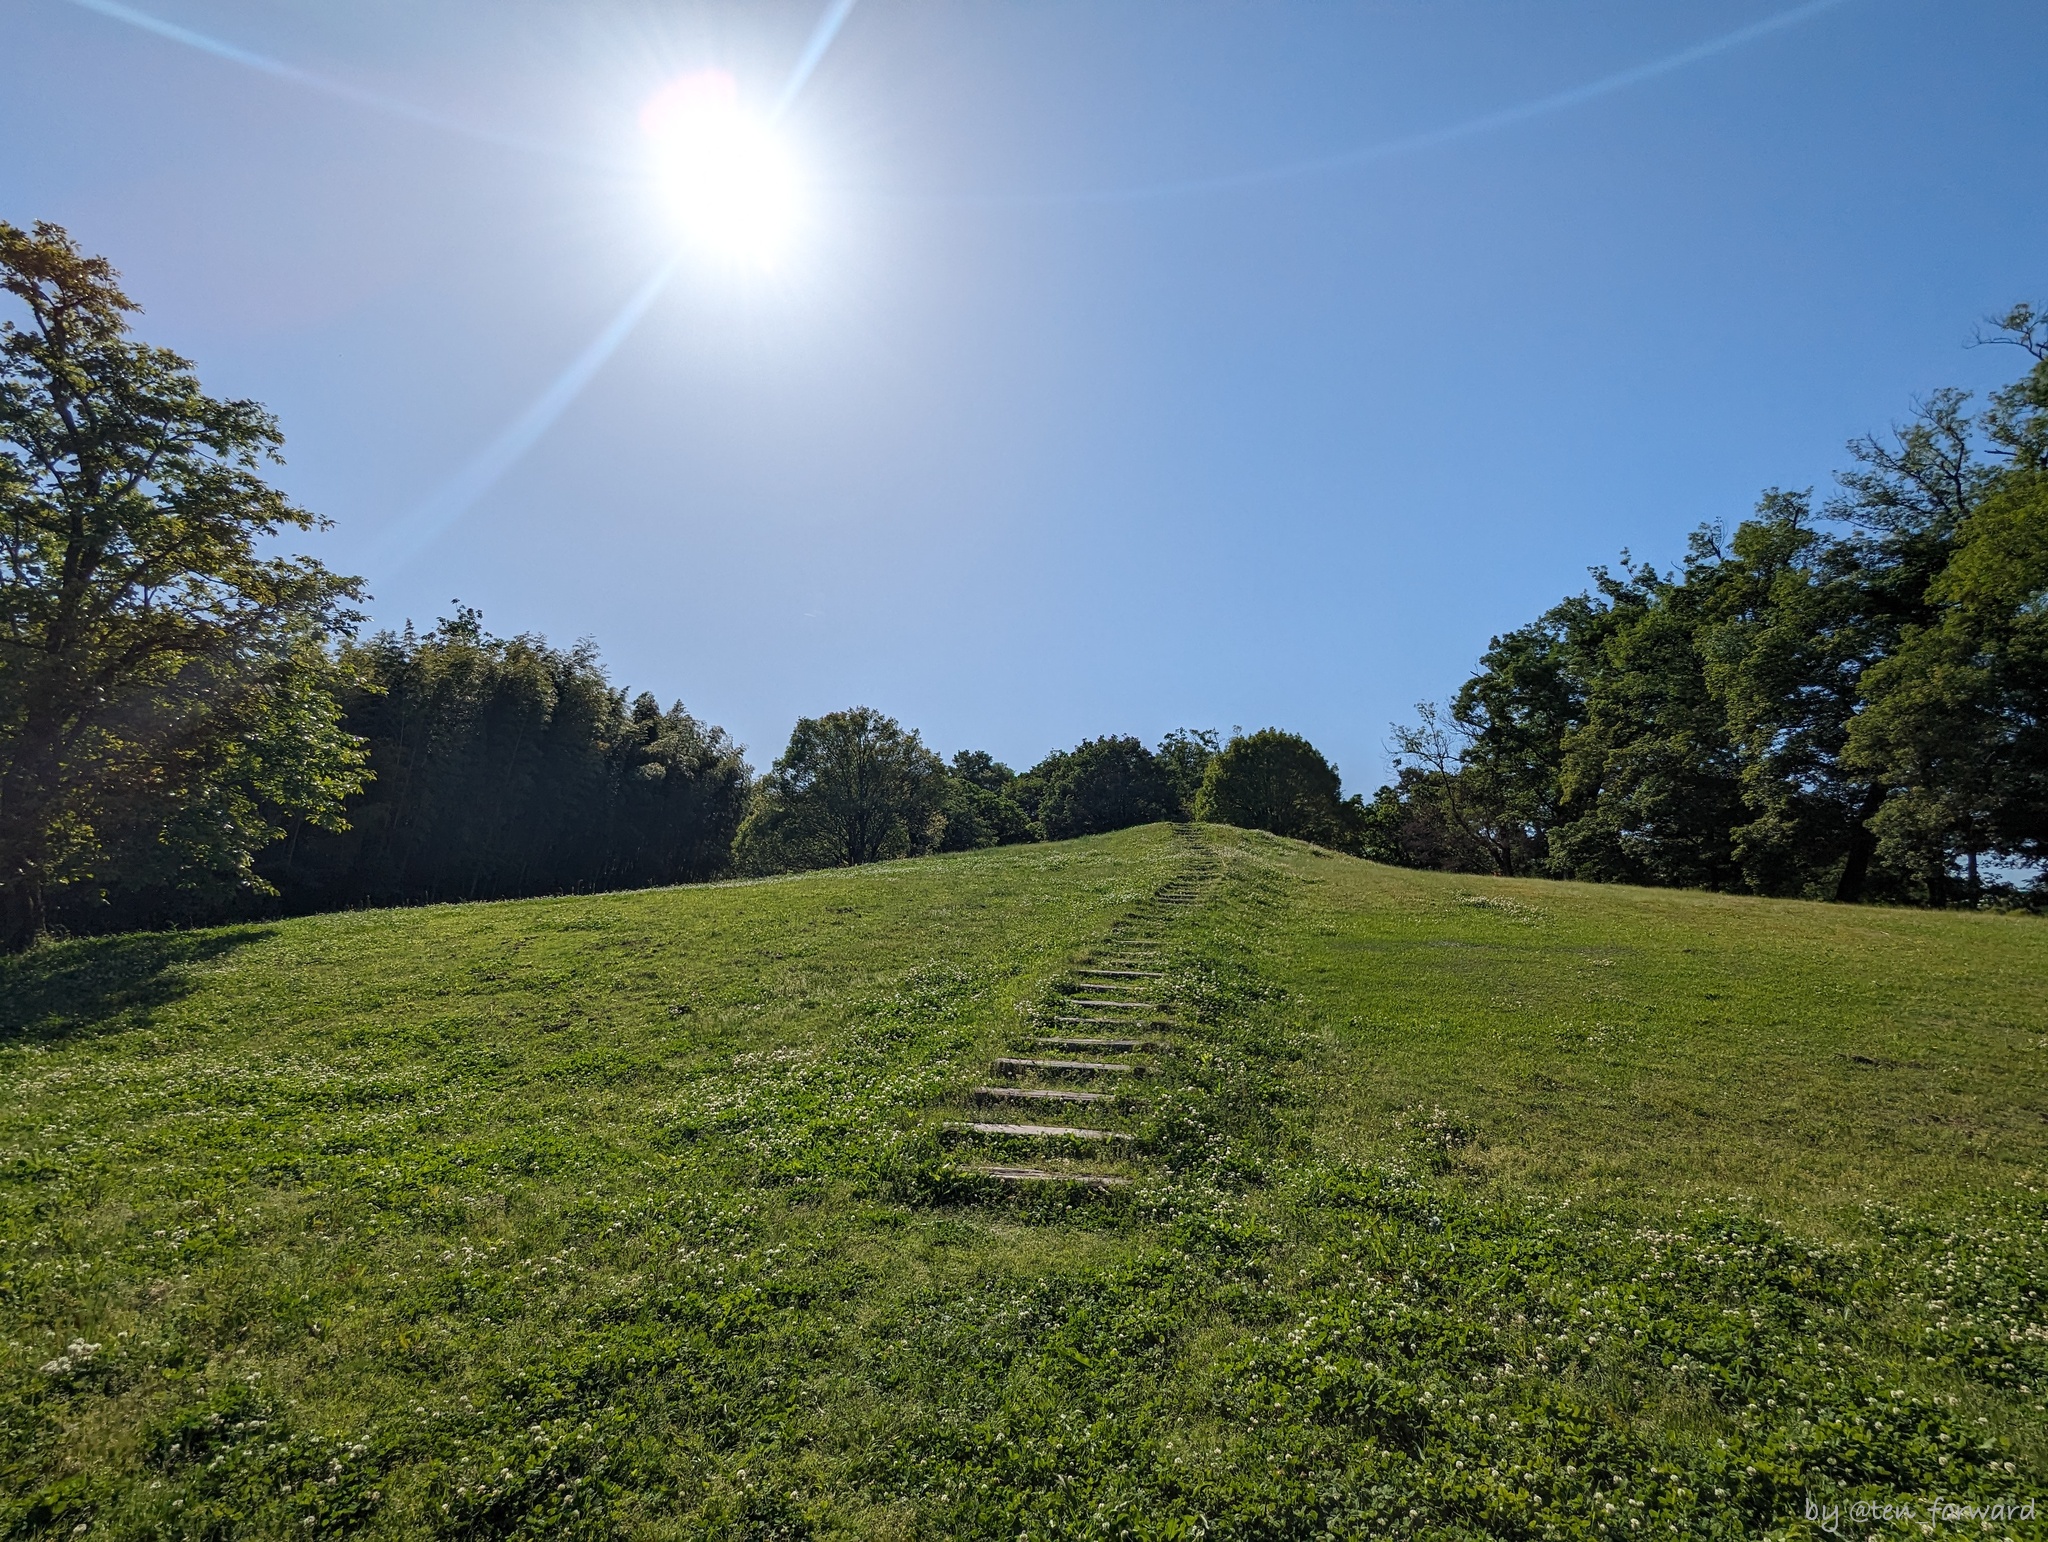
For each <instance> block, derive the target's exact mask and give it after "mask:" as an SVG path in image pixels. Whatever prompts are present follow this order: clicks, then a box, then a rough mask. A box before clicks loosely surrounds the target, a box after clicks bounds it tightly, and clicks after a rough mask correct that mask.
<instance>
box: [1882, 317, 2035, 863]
mask: <svg viewBox="0 0 2048 1542" xmlns="http://www.w3.org/2000/svg"><path fill="white" fill-rule="evenodd" d="M2001 328H2002V330H2003V331H2004V332H2005V334H2006V337H2005V339H2004V340H2006V341H2010V342H2014V343H2017V344H2018V345H2019V346H2020V347H2022V348H2024V349H2025V350H2026V351H2027V352H2028V353H2029V354H2030V355H2032V357H2033V359H2034V365H2033V368H2032V369H2031V370H2030V371H2029V373H2028V374H2027V375H2026V376H2025V377H2024V378H2023V379H2021V380H2019V381H2017V382H2015V383H2014V384H2013V385H2011V386H2009V387H2007V388H2006V389H2004V390H2002V391H2000V392H1998V393H1997V394H1996V395H1995V396H1994V397H1993V398H1992V403H1991V407H1990V410H1989V411H1988V412H1986V413H1985V414H1984V417H1983V419H1982V420H1981V426H1982V428H1983V431H1984V432H1985V434H1986V437H1987V438H1988V440H1989V444H1990V450H1991V456H1992V469H1991V470H1990V471H1989V473H1988V474H1980V475H1978V476H1975V477H1971V478H1969V479H1967V480H1966V482H1965V484H1964V485H1965V486H1967V487H1968V488H1969V491H1970V493H1971V495H1972V496H1969V497H1968V499H1967V506H1966V507H1965V508H1964V509H1963V511H1962V512H1961V514H1960V516H1959V517H1958V518H1956V519H1954V520H1953V521H1947V520H1944V521H1943V524H1944V525H1945V526H1946V527H1947V531H1948V533H1950V535H1951V539H1950V540H1949V542H1948V550H1947V552H1946V558H1945V561H1944V562H1943V564H1942V566H1941V569H1940V571H1939V572H1938V573H1936V574H1935V575H1934V576H1933V577H1932V578H1931V579H1929V580H1928V581H1927V583H1926V584H1925V586H1924V590H1923V591H1922V594H1921V595H1920V598H1921V600H1922V601H1923V604H1922V605H1921V606H1920V607H1919V608H1918V614H1917V616H1916V619H1915V621H1914V622H1913V623H1910V624H1908V625H1907V626H1906V627H1905V628H1904V629H1903V636H1902V639H1901V641H1900V643H1899V646H1898V647H1897V648H1896V650H1894V651H1893V652H1892V653H1891V654H1890V656H1888V657H1886V658H1884V659H1883V660H1881V661H1880V662H1878V663H1877V664H1876V665H1875V666H1874V667H1873V668H1872V669H1871V670H1870V671H1869V677H1868V679H1867V681H1866V683H1865V689H1864V696H1865V698H1866V701H1867V708H1866V710H1865V711H1864V712H1863V713H1862V715H1861V716H1860V717H1858V718H1857V720H1856V721H1855V723H1854V725H1853V726H1852V728H1851V730H1850V734H1849V745H1848V752H1847V759H1848V760H1849V762H1850V763H1851V764H1852V765H1853V766H1855V767H1858V768H1860V769H1862V770H1864V771H1865V772H1867V773H1868V774H1870V775H1872V776H1873V777H1875V778H1876V779H1877V782H1878V784H1879V785H1885V784H1890V785H1892V786H1893V787H1894V788H1895V789H1896V793H1895V796H1894V797H1893V799H1892V800H1891V802H1890V803H1889V804H1888V805H1887V806H1886V807H1885V808H1884V809H1883V810H1882V811H1881V812H1880V813H1879V814H1878V815H1877V816H1876V817H1875V818H1874V819H1873V820H1872V825H1873V827H1874V828H1875V831H1876V834H1877V836H1878V839H1879V845H1880V848H1881V849H1882V850H1883V851H1884V852H1885V853H1886V854H1887V856H1888V857H1889V858H1890V859H1891V861H1892V862H1893V863H1894V865H1897V866H1900V867H1904V868H1907V869H1909V870H1911V871H1912V872H1914V874H1915V875H1916V876H1917V877H1918V879H1919V881H1920V883H1921V884H1922V885H1923V886H1924V887H1925V889H1926V890H1927V892H1928V897H1930V898H1934V899H1941V898H1946V897H1951V896H1952V897H1956V898H1961V899H1964V900H1966V901H1968V902H1970V903H1975V902H1976V901H1977V899H1978V897H1979V896H1980V894H1981V893H1982V891H1983V888H1984V880H1983V876H1982V872H1981V869H1980V861H1979V859H1980V858H1981V857H1982V856H1983V855H1984V853H1986V852H1988V851H1994V852H1997V853H1999V854H2001V855H2003V856H2005V857H2007V858H2008V859H2010V860H2013V861H2016V862H2020V863H2024V864H2028V865H2032V866H2035V867H2036V868H2039V867H2041V866H2042V865H2043V864H2044V863H2048V315H2040V314H2036V313H2035V312H2034V311H2033V310H2032V309H2031V308H2030V307H2027V306H2020V307H2017V308H2016V309H2014V310H2013V311H2012V312H2011V313H2010V314H2008V315H2007V316H2006V317H2005V318H2004V319H2003V321H2002V323H2001ZM1958 858H1960V865H1961V868H1962V873H1961V877H1960V892H1959V893H1956V892H1954V891H1955V890H1956V887H1957V880H1956V878H1955V875H1954V869H1955V867H1956V866H1957V859H1958Z"/></svg>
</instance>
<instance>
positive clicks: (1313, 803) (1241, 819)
mask: <svg viewBox="0 0 2048 1542" xmlns="http://www.w3.org/2000/svg"><path fill="white" fill-rule="evenodd" d="M1360 812H1361V811H1360V810H1359V808H1358V806H1357V804H1356V802H1355V801H1354V802H1353V803H1352V804H1349V805H1347V804H1346V803H1345V802H1344V799H1343V794H1342V789H1341V786H1340V783H1339V781H1338V777H1337V768H1336V767H1335V766H1333V765H1331V764H1330V763H1329V762H1328V761H1327V760H1325V759H1324V758H1323V755H1322V752H1321V751H1320V750H1318V749H1317V748H1316V747H1315V746H1314V745H1313V744H1310V743H1309V742H1308V740H1306V739H1304V738H1302V737H1301V735H1299V734H1290V733H1283V732H1281V731H1280V730H1279V729H1277V728H1262V729H1260V730H1259V731H1258V732H1257V733H1252V734H1238V735H1236V736H1234V737H1233V738H1232V739H1231V741H1230V743H1229V744H1228V745H1226V746H1225V747H1224V749H1223V751H1222V753H1220V754H1219V755H1217V756H1216V757H1215V759H1213V760H1211V761H1210V762H1209V764H1208V766H1207V767H1206V769H1205V770H1204V773H1203V776H1202V785H1201V789H1200V791H1199V792H1198V793H1197V794H1196V797H1195V817H1196V818H1197V819H1207V820H1213V821H1215V822H1216V823H1218V824H1226V825H1236V826H1238V828H1240V829H1244V830H1269V831H1271V832H1272V833H1273V834H1275V835H1286V836H1292V837H1293V838H1295V839H1297V840H1304V841H1316V842H1319V843H1320V844H1322V845H1325V846H1336V847H1340V848H1348V847H1349V846H1351V845H1352V844H1354V843H1355V841H1356V839H1357V826H1358V820H1359V817H1360Z"/></svg>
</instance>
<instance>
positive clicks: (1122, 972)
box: [1074, 969, 1166, 980]
mask: <svg viewBox="0 0 2048 1542" xmlns="http://www.w3.org/2000/svg"><path fill="white" fill-rule="evenodd" d="M1074 972H1075V973H1076V974H1085V975H1089V976H1091V977H1096V978H1101V979H1106V980H1109V979H1114V980H1163V979H1165V978H1166V975H1165V972H1164V971H1162V970H1158V969H1077V970H1075V971H1074Z"/></svg>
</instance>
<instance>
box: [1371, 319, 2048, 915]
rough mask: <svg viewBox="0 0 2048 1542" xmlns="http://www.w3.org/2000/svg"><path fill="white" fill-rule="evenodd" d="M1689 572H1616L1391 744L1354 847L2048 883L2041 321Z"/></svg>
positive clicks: (1870, 895)
mask: <svg viewBox="0 0 2048 1542" xmlns="http://www.w3.org/2000/svg"><path fill="white" fill-rule="evenodd" d="M1981 340H1982V341H1984V342H1987V343H1996V344H2004V345H2008V346H2010V347H2011V348H2012V349H2013V350H2014V357H2015V358H2016V359H2018V360H2020V361H2022V369H2021V371H2020V372H2019V374H2018V378H2016V379H2014V380H2013V381H2012V382H2011V383H2009V384H2008V385H2006V386H2005V387H2003V388H2002V389H2000V390H1997V391H1995V392H1993V393H1992V394H1991V395H1990V397H1989V399H1988V401H1986V402H1985V404H1984V405H1983V407H1982V408H1981V409H1980V410H1973V408H1972V401H1971V398H1970V396H1969V395H1968V394H1967V393H1965V392H1962V391H1957V390H1943V391H1938V392H1936V393H1935V394H1934V395H1933V396H1932V397H1930V398H1929V399H1928V400H1927V402H1926V403H1925V405H1924V406H1923V407H1922V409H1921V410H1920V412H1919V414H1918V415H1917V416H1916V417H1915V418H1914V419H1913V421H1912V422H1910V423H1909V424H1907V425H1906V426H1905V427H1903V428H1901V429H1898V430H1895V431H1894V432H1893V433H1892V434H1890V435H1889V436H1886V437H1884V438H1875V437H1872V438H1864V439H1860V440H1858V441H1856V442H1855V443H1853V444H1852V445H1851V446H1850V452H1851V456H1852V464H1851V466H1850V468H1849V469H1848V470H1847V471H1845V472H1843V473H1841V474H1840V476H1839V478H1838V485H1837V487H1836V489H1835V490H1834V492H1833V494H1832V495H1831V496H1830V497H1828V498H1826V499H1825V500H1822V501H1821V502H1820V503H1819V504H1818V505H1816V502H1815V500H1814V498H1813V497H1812V495H1811V494H1810V493H1809V492H1786V491H1782V490H1775V489H1774V490H1772V491H1769V492H1767V493H1765V494H1764V496H1763V498H1762V500H1761V502H1760V503H1759V504H1758V506H1757V509H1756V512H1755V514H1754V516H1753V517H1752V518H1749V519H1746V520H1744V521H1742V522H1741V523H1740V524H1738V525H1737V526H1736V528H1735V529H1734V531H1733V532H1732V533H1731V532H1727V531H1724V530H1722V529H1719V528H1713V527H1707V528H1702V529H1700V530H1698V531H1696V532H1695V533H1694V535H1693V536H1692V539H1691V542H1690V546H1689V549H1688V551H1687V553H1686V556H1685V559H1684V561H1683V562H1682V564H1681V565H1680V566H1679V567H1678V568H1677V569H1676V570H1675V571H1671V572H1660V571H1658V570H1657V569H1655V568H1653V567H1651V566H1649V565H1647V564H1639V563H1635V562H1632V561H1630V560H1629V559H1628V558H1627V557H1626V556H1624V557H1623V559H1622V562H1621V564H1620V567H1619V569H1618V570H1610V569H1606V568H1596V569H1594V570H1593V573H1592V577H1593V584H1592V587H1591V588H1590V589H1589V590H1587V591H1586V592H1584V593H1581V594H1578V595H1575V596H1572V597H1570V598H1568V599H1566V600H1564V601H1562V602H1561V603H1559V604H1558V605H1556V606H1554V607H1553V608H1552V609H1550V610H1548V611H1546V612H1545V613H1544V614H1543V615H1541V616H1539V617H1538V618H1537V619H1535V620H1534V621H1532V622H1530V623H1528V624H1527V625H1526V626H1522V627H1519V628H1517V629H1515V630H1514V631H1511V632H1508V633H1505V634H1504V635H1502V636H1499V637H1496V638H1494V639H1493V642H1492V645H1491V646H1490V647H1489V648H1488V649H1487V651H1486V653H1485V654H1484V655H1483V656H1482V657H1481V659H1480V662H1479V669H1478V671H1477V672H1476V673H1475V674H1474V675H1473V676H1472V677H1471V678H1470V679H1468V680H1467V681H1466V682H1465V683H1464V684H1463V685H1462V686H1460V687H1459V688H1458V691H1457V693H1456V694H1455V695H1454V696H1453V697H1452V698H1451V699H1450V701H1449V702H1448V704H1444V705H1437V704H1429V703H1425V704H1423V705H1422V706H1421V707H1420V708H1419V709H1418V719H1417V721H1415V722H1413V723H1410V724H1407V725H1397V727H1396V729H1395V737H1394V743H1393V746H1392V748H1393V749H1394V750H1395V751H1396V752H1397V760H1396V764H1397V768H1398V772H1397V777H1396V780H1395V781H1394V782H1393V783H1392V784H1391V785H1389V786H1385V787H1382V788H1381V789H1379V792H1378V793H1377V795H1376V796H1375V798H1374V799H1373V801H1372V803H1371V804H1370V806H1369V807H1368V809H1367V813H1366V820H1365V830H1364V836H1363V840H1362V843H1361V850H1363V851H1364V852H1365V853H1366V854H1368V855H1370V856H1374V857H1377V858H1380V859H1382V860H1385V861H1392V862H1399V863H1404V864H1407V865H1410V866H1417V867H1433V868H1444V869H1450V870H1453V871H1460V872H1488V873H1498V874H1530V875H1540V876H1547V877H1556V878H1577V879H1592V880H1598V881H1613V882H1626V883H1646V884H1669V885H1681V886H1685V887H1691V888H1703V889H1719V890H1724V891H1728V892H1732V893H1744V894H1762V895H1782V896H1796V897H1806V898H1815V899H1833V900H1843V901H1853V900H1884V901H1891V902H1900V903H1908V904H1920V905H1977V904H1981V903H1984V902H1985V901H1987V900H2004V901H2008V902H2010V901H2013V900H2023V901H2026V902H2029V903H2032V902H2035V901H2038V900H2039V899H2040V897H2041V895H2042V890H2041V872H2042V868H2043V864H2044V862H2048V314H2043V313H2038V312H2036V311H2035V310H2033V309H2032V308H2030V307H2027V306H2020V307H2017V308H2015V309H2014V310H2012V311H2011V312H2010V313H2009V314H2007V315H2006V316H2005V317H2003V318H2002V319H2001V320H2000V321H1999V322H1997V323H1996V324H1995V327H1994V328H1993V330H1991V331H1990V332H1989V333H1988V335H1986V336H1985V337H1984V338H1982V339H1981Z"/></svg>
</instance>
